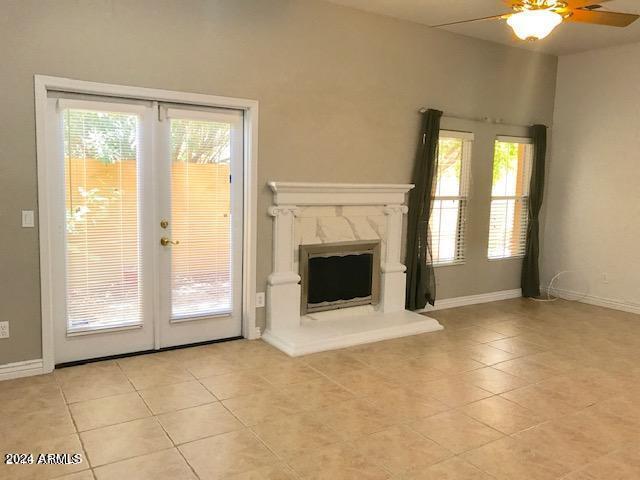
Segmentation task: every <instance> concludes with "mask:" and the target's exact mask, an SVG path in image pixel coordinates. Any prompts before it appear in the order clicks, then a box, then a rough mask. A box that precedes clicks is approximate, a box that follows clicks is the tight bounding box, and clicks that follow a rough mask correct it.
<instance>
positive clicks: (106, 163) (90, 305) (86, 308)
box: [61, 102, 142, 332]
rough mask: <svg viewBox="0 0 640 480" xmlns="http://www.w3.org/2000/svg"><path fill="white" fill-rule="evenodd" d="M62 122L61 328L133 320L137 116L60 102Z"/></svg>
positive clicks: (136, 298) (136, 319) (137, 299)
mask: <svg viewBox="0 0 640 480" xmlns="http://www.w3.org/2000/svg"><path fill="white" fill-rule="evenodd" d="M70 103H71V102H70ZM61 105H62V104H61ZM114 108H115V107H114ZM62 122H63V123H62V136H63V139H64V142H63V143H64V173H65V175H64V182H65V185H64V191H65V202H66V274H67V315H68V331H69V332H77V331H84V330H87V329H100V328H109V327H123V326H127V325H139V324H141V323H142V283H141V278H140V268H141V258H140V242H139V228H140V225H139V223H140V222H139V212H138V194H139V192H138V190H139V188H138V167H139V151H138V150H139V149H138V143H139V142H138V136H139V134H138V130H139V123H140V116H139V115H137V114H134V113H126V112H118V111H108V110H100V109H96V110H85V109H75V108H63V110H62Z"/></svg>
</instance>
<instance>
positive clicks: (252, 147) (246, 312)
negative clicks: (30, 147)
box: [34, 75, 260, 373]
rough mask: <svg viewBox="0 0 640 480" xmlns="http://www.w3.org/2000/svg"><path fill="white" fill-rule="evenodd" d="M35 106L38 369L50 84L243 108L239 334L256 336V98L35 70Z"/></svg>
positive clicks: (45, 345) (46, 271) (49, 271)
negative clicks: (114, 81)
mask: <svg viewBox="0 0 640 480" xmlns="http://www.w3.org/2000/svg"><path fill="white" fill-rule="evenodd" d="M34 90H35V109H36V155H37V171H38V227H39V241H40V297H41V299H40V301H41V315H42V363H43V372H44V373H48V372H51V371H52V370H53V368H54V341H53V340H54V335H53V331H54V328H53V322H54V315H53V301H52V300H53V289H52V285H53V282H54V278H53V258H52V255H53V252H52V244H51V233H52V225H51V219H52V215H51V208H52V206H51V205H50V204H49V198H50V197H49V194H50V192H49V174H48V168H47V164H48V159H49V158H50V152H48V146H47V143H48V142H47V131H48V128H49V126H48V124H47V122H48V120H47V92H48V91H50V90H54V91H63V92H73V93H81V94H90V95H102V96H108V97H124V98H134V99H140V100H151V101H163V102H173V103H183V104H189V105H201V106H210V107H223V108H225V107H226V108H234V109H238V110H243V111H244V132H245V135H244V143H245V145H244V154H243V156H244V158H243V163H244V206H245V208H244V216H243V217H244V218H243V242H242V243H243V245H242V246H243V249H242V274H243V275H242V334H243V336H244V337H245V338H248V339H255V338H259V337H260V329H259V328H257V327H256V307H255V298H256V243H257V237H256V220H257V193H258V189H257V186H258V183H257V181H258V179H257V172H258V102H257V100H248V99H243V98H231V97H219V96H214V95H204V94H200V93H188V92H176V91H171V90H158V89H155V88H144V87H130V86H125V85H111V84H106V83H96V82H86V81H83V80H74V79H70V78H60V77H51V76H46V75H35V76H34Z"/></svg>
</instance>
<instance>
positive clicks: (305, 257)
mask: <svg viewBox="0 0 640 480" xmlns="http://www.w3.org/2000/svg"><path fill="white" fill-rule="evenodd" d="M299 263H300V286H301V290H302V295H301V304H300V313H301V314H302V315H305V314H307V313H312V312H321V311H325V310H335V309H337V308H348V307H355V306H358V305H377V304H378V301H379V299H380V241H379V240H375V241H361V240H356V241H353V242H334V243H325V244H317V245H300V262H299Z"/></svg>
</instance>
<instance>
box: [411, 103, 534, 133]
mask: <svg viewBox="0 0 640 480" xmlns="http://www.w3.org/2000/svg"><path fill="white" fill-rule="evenodd" d="M418 111H419V112H420V113H425V112H426V111H427V109H426V108H421V109H420V110H418ZM443 117H444V118H453V119H456V120H466V121H469V122H480V123H490V124H493V125H505V126H507V127H520V128H529V127H532V126H533V125H520V124H518V123H508V122H504V121H503V120H502V119H501V118H490V117H482V118H480V117H464V116H461V115H448V114H444V115H443Z"/></svg>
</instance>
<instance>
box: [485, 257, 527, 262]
mask: <svg viewBox="0 0 640 480" xmlns="http://www.w3.org/2000/svg"><path fill="white" fill-rule="evenodd" d="M523 258H524V255H514V256H512V257H500V258H487V260H489V261H490V262H502V261H503V260H522V259H523Z"/></svg>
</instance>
